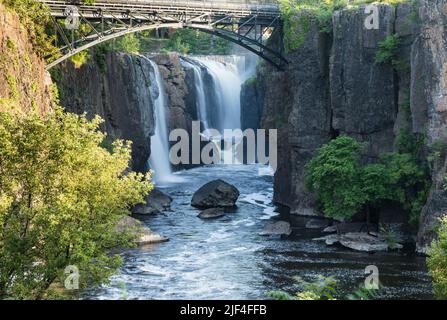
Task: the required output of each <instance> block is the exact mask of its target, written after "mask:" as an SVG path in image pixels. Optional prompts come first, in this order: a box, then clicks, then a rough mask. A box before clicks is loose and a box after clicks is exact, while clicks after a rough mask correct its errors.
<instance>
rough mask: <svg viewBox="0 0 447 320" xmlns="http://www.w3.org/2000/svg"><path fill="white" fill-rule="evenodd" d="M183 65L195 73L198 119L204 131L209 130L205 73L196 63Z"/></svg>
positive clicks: (183, 61)
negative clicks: (204, 81)
mask: <svg viewBox="0 0 447 320" xmlns="http://www.w3.org/2000/svg"><path fill="white" fill-rule="evenodd" d="M182 63H183V64H184V65H186V66H188V67H189V68H191V69H192V70H193V72H194V87H195V91H196V92H195V94H196V109H197V118H198V119H199V120H200V121H201V122H202V124H203V126H204V128H203V129H204V130H206V129H208V128H209V124H208V111H207V103H206V94H205V86H204V84H203V72H202V69H201V67H200V66H199V65H198V64H196V63H195V61H187V60H184V59H183V60H182Z"/></svg>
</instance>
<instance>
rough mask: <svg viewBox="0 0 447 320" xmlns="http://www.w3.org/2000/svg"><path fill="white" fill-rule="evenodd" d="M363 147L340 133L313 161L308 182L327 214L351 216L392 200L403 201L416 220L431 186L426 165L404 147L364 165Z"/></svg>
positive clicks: (335, 216) (307, 178)
mask: <svg viewBox="0 0 447 320" xmlns="http://www.w3.org/2000/svg"><path fill="white" fill-rule="evenodd" d="M413 144H414V143H406V144H405V146H406V147H408V145H413ZM362 148H363V144H361V143H359V142H357V141H356V140H355V139H353V138H351V137H347V136H340V137H338V138H336V139H334V140H332V141H330V142H328V143H327V144H325V145H323V146H322V147H321V148H320V149H319V151H318V154H317V155H316V157H314V158H313V159H312V160H311V161H310V162H309V164H308V166H307V175H306V185H307V186H308V188H309V190H310V191H313V192H315V193H316V194H317V196H318V199H319V201H320V203H321V204H322V207H323V212H324V213H325V215H326V216H328V217H331V218H341V219H343V218H350V217H352V216H353V215H355V214H356V213H359V212H360V211H361V210H363V209H366V211H367V213H368V211H369V208H370V207H380V206H381V205H382V204H383V202H384V201H386V200H388V201H397V202H399V203H400V204H401V205H402V207H403V208H404V209H406V210H407V211H408V212H410V213H411V216H412V219H411V220H412V221H411V222H415V221H416V220H417V215H418V213H419V212H420V210H421V208H422V205H423V203H425V200H426V195H427V189H428V187H429V181H430V176H429V174H428V170H427V168H426V166H425V165H423V164H421V163H420V161H419V160H418V158H417V156H416V155H415V154H413V153H411V152H410V150H407V149H406V148H403V147H402V148H401V150H399V151H398V152H394V153H386V154H383V155H381V156H380V162H379V163H377V164H367V165H362V164H361V163H360V153H361V150H362ZM414 152H416V151H414Z"/></svg>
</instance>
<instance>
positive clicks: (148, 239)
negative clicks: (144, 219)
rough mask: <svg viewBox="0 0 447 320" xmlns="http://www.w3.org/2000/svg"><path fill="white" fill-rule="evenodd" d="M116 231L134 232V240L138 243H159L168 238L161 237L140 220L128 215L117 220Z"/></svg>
mask: <svg viewBox="0 0 447 320" xmlns="http://www.w3.org/2000/svg"><path fill="white" fill-rule="evenodd" d="M116 231H117V232H131V233H134V234H135V236H136V238H135V240H134V242H135V243H136V244H138V245H145V244H152V243H159V242H165V241H168V240H169V239H168V238H166V237H163V236H161V235H159V234H158V233H155V232H153V231H152V230H151V229H149V228H148V227H146V226H144V225H143V224H142V223H141V221H139V220H137V219H134V218H132V217H129V216H124V217H123V218H121V220H120V221H118V224H117V225H116Z"/></svg>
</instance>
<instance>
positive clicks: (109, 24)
mask: <svg viewBox="0 0 447 320" xmlns="http://www.w3.org/2000/svg"><path fill="white" fill-rule="evenodd" d="M39 1H41V2H43V3H45V4H46V5H47V6H49V8H50V11H51V15H52V19H53V22H54V26H55V30H56V35H57V36H58V37H59V39H61V40H62V41H63V43H64V45H63V46H61V47H59V53H58V57H57V58H55V59H52V58H53V57H47V58H48V59H49V60H50V59H51V60H52V61H51V62H50V63H48V65H47V69H50V68H52V67H54V66H55V65H57V64H59V63H61V62H62V61H64V60H66V59H68V58H69V57H71V56H73V55H75V54H77V53H79V52H81V51H84V50H86V49H89V48H91V47H94V46H96V45H98V44H100V43H103V42H106V41H109V40H112V39H115V38H118V37H121V36H124V35H126V34H130V33H135V32H141V31H146V30H154V29H160V28H173V29H180V28H189V29H195V30H199V31H201V32H205V33H208V34H212V35H215V36H218V37H220V38H223V39H226V40H228V41H231V42H233V43H235V44H237V45H239V46H241V47H243V48H245V49H247V50H249V51H251V52H253V53H254V54H256V55H258V56H259V57H261V58H262V59H264V60H266V61H267V62H268V63H270V64H272V65H274V66H275V67H277V68H279V69H281V68H283V67H284V66H285V65H286V64H287V60H286V59H285V58H284V57H283V56H282V50H281V48H278V49H277V50H275V49H272V48H270V47H268V46H267V45H265V43H264V36H265V34H266V33H267V31H271V32H272V31H273V30H274V29H275V28H277V27H280V23H281V21H280V16H279V12H277V11H276V9H277V8H276V7H274V6H270V5H269V6H265V5H262V6H256V7H253V6H248V7H247V6H241V5H237V6H235V5H234V4H232V5H231V6H228V5H226V4H225V2H219V1H217V2H213V5H212V7H204V5H205V4H206V2H202V1H191V0H177V1H169V2H166V0H156V1H155V2H154V1H148V0H138V1H137V0H101V2H99V1H97V2H95V4H94V5H76V6H73V5H72V2H71V0H69V1H64V0H39ZM236 1H246V0H236ZM262 1H264V2H265V1H273V0H262ZM173 2H175V3H176V5H173V4H172V3H173ZM129 3H131V6H129ZM167 3H169V5H167ZM220 3H222V4H220ZM275 8H276V9H275ZM73 18H74V19H77V20H78V21H79V22H82V23H84V24H86V25H88V26H90V29H91V31H90V32H89V34H86V35H81V36H80V37H78V38H75V36H74V34H75V33H74V32H73V30H66V29H64V28H62V27H61V22H66V21H67V19H73ZM61 20H65V21H61ZM70 32H71V34H70ZM69 39H71V40H69Z"/></svg>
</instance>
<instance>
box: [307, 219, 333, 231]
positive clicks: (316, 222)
mask: <svg viewBox="0 0 447 320" xmlns="http://www.w3.org/2000/svg"><path fill="white" fill-rule="evenodd" d="M330 223H331V222H330V220H328V219H310V220H309V221H307V222H306V228H307V229H323V228H326V227H327V226H329V224H330Z"/></svg>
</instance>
